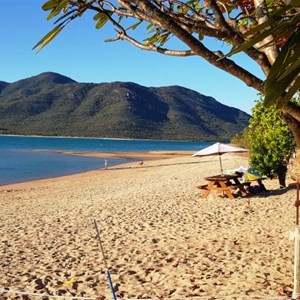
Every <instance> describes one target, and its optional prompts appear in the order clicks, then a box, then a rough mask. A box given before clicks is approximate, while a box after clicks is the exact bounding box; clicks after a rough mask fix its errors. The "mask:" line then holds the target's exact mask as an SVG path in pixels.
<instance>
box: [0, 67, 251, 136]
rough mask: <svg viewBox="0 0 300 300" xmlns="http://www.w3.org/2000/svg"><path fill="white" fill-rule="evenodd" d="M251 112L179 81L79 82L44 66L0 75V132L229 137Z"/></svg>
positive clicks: (245, 120)
mask: <svg viewBox="0 0 300 300" xmlns="http://www.w3.org/2000/svg"><path fill="white" fill-rule="evenodd" d="M249 119H250V116H249V115H248V114H246V113H245V112H243V111H241V110H239V109H236V108H233V107H229V106H226V105H223V104H221V103H220V102H218V101H217V100H215V99H214V98H212V97H208V96H204V95H202V94H200V93H198V92H196V91H193V90H190V89H187V88H184V87H181V86H167V87H145V86H141V85H138V84H136V83H132V82H112V83H78V82H76V81H74V80H73V79H71V78H68V77H66V76H63V75H60V74H57V73H52V72H46V73H42V74H39V75H37V76H33V77H30V78H26V79H22V80H19V81H16V82H13V83H7V82H4V81H0V133H1V134H18V135H49V136H85V137H104V138H137V139H162V140H198V141H216V140H219V141H229V140H230V138H231V137H232V136H233V135H235V134H237V133H240V132H241V131H242V130H243V129H244V128H245V127H247V126H248V122H249Z"/></svg>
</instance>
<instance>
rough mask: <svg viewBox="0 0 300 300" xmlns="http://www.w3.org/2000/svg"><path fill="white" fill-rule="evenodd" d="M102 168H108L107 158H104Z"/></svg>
mask: <svg viewBox="0 0 300 300" xmlns="http://www.w3.org/2000/svg"><path fill="white" fill-rule="evenodd" d="M104 168H105V170H107V168H108V162H107V159H105V160H104Z"/></svg>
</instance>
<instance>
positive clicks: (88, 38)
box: [0, 0, 264, 113]
mask: <svg viewBox="0 0 300 300" xmlns="http://www.w3.org/2000/svg"><path fill="white" fill-rule="evenodd" d="M43 3H44V1H41V0H0V5H1V9H0V26H1V27H0V28H1V29H0V30H1V45H0V63H1V68H0V81H6V82H14V81H17V80H20V79H23V78H27V77H31V76H35V75H37V74H40V73H42V72H47V71H51V72H56V73H60V74H62V75H65V76H68V77H70V78H72V79H74V80H76V81H78V82H94V83H100V82H112V81H131V82H136V83H138V84H141V85H144V86H155V87H159V86H169V85H180V86H183V87H186V88H190V89H193V90H195V91H198V92H200V93H202V94H204V95H207V96H211V97H214V98H215V99H216V100H217V101H219V102H221V103H223V104H225V105H228V106H232V107H236V108H239V109H241V110H243V111H245V112H247V113H250V112H251V108H252V107H253V106H254V101H255V100H256V99H257V98H258V97H257V91H256V90H254V89H252V88H249V87H247V86H246V85H245V84H244V83H242V82H241V81H240V80H239V79H236V78H234V77H232V76H231V75H229V74H227V73H225V72H224V71H222V70H219V69H217V68H215V67H213V66H211V65H210V64H209V63H207V62H206V61H204V60H203V59H202V58H200V57H186V58H179V57H169V56H164V55H161V54H157V53H154V52H147V51H142V50H140V49H137V48H135V47H134V46H133V45H131V44H129V43H127V42H125V41H119V42H113V43H105V42H104V40H105V39H106V38H112V37H114V31H113V30H111V28H110V27H109V26H107V27H105V28H104V30H96V29H95V26H94V25H95V24H94V21H93V20H92V18H91V17H88V16H86V17H85V16H84V17H82V18H81V19H79V20H78V21H77V22H74V23H70V24H69V25H68V26H67V28H65V29H64V30H63V31H62V32H61V33H60V35H59V36H58V37H56V39H55V40H54V41H53V42H52V43H51V44H50V45H48V46H46V47H45V48H44V49H43V50H42V51H41V52H39V53H38V54H37V53H36V52H35V51H33V50H32V48H33V46H34V45H35V44H36V43H37V42H38V41H39V40H40V39H41V38H42V37H43V36H44V35H45V34H46V33H47V32H49V31H50V30H51V29H52V28H53V20H50V21H47V20H46V17H47V13H46V12H44V11H43V10H42V9H41V6H42V4H43ZM212 46H213V43H212ZM223 52H224V53H226V52H227V49H226V46H224V49H223ZM238 60H239V61H242V62H245V63H246V66H247V68H248V70H250V71H251V72H254V73H255V74H256V75H257V76H258V77H260V78H261V79H264V78H263V75H262V73H261V72H260V70H259V69H258V68H257V67H256V66H254V64H252V63H250V62H249V61H246V58H244V57H243V56H241V55H240V56H239V57H238Z"/></svg>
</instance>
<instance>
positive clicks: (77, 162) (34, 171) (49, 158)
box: [0, 136, 212, 185]
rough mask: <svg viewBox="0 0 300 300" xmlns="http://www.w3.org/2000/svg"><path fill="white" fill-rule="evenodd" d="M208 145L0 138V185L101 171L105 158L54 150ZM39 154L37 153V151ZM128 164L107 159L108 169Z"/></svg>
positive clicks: (201, 145)
mask: <svg viewBox="0 0 300 300" xmlns="http://www.w3.org/2000/svg"><path fill="white" fill-rule="evenodd" d="M211 144H212V143H209V142H185V141H156V140H155V141H154V140H121V139H96V138H65V137H25V136H0V185H5V184H12V183H17V182H25V181H30V180H36V179H43V178H51V177H58V176H63V175H70V174H75V173H81V172H86V171H90V170H95V169H100V168H103V167H104V159H105V158H90V157H78V156H72V155H66V154H62V153H57V152H55V150H68V151H80V152H130V151H135V152H143V151H155V150H187V151H190V150H191V151H195V152H196V151H198V150H201V149H203V148H205V147H207V146H209V145H211ZM37 150H41V151H37ZM129 161H132V160H126V159H112V158H110V159H109V165H118V164H122V163H124V162H129Z"/></svg>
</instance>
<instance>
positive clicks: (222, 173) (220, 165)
mask: <svg viewBox="0 0 300 300" xmlns="http://www.w3.org/2000/svg"><path fill="white" fill-rule="evenodd" d="M219 161H220V167H221V174H222V175H223V166H222V160H221V155H220V154H219Z"/></svg>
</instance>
